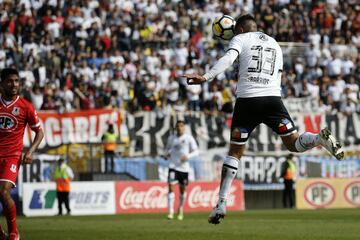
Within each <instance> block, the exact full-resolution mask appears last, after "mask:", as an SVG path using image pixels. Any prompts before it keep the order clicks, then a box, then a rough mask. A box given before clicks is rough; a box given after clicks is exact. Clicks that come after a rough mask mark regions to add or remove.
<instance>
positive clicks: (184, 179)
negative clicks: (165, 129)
mask: <svg viewBox="0 0 360 240" xmlns="http://www.w3.org/2000/svg"><path fill="white" fill-rule="evenodd" d="M175 129H176V133H175V134H173V135H170V136H169V139H168V141H167V146H166V153H167V155H166V158H167V159H168V160H169V174H168V183H169V193H168V210H169V214H168V219H173V218H174V202H175V193H174V188H175V185H176V184H177V183H178V184H179V190H180V195H179V200H180V201H179V206H178V216H177V218H178V220H183V218H184V211H183V204H184V200H185V190H186V186H187V185H188V183H189V171H190V163H189V159H190V158H192V157H195V156H197V155H198V154H199V150H198V145H197V143H196V141H195V139H194V138H193V137H192V136H191V135H189V134H186V133H185V122H184V121H177V122H176V125H175Z"/></svg>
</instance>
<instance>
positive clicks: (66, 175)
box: [53, 158, 74, 215]
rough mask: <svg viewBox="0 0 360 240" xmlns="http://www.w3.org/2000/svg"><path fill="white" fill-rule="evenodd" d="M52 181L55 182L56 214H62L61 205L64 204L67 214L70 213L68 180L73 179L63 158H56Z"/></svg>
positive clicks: (71, 172) (72, 174) (70, 170)
mask: <svg viewBox="0 0 360 240" xmlns="http://www.w3.org/2000/svg"><path fill="white" fill-rule="evenodd" d="M53 178H54V181H55V182H56V197H57V200H58V209H59V213H58V215H62V205H63V204H65V208H66V211H67V214H70V212H71V210H70V204H69V195H70V182H71V180H73V179H74V173H73V171H72V169H71V168H70V167H69V166H68V165H67V164H66V163H65V160H64V159H63V158H60V159H59V160H58V163H57V166H56V168H55V171H54V177H53Z"/></svg>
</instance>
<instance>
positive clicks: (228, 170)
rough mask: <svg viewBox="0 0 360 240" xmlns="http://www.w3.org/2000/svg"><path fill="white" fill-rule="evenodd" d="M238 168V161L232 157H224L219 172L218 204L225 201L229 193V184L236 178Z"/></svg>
mask: <svg viewBox="0 0 360 240" xmlns="http://www.w3.org/2000/svg"><path fill="white" fill-rule="evenodd" d="M238 167H239V160H238V159H237V158H235V157H232V156H226V158H225V161H224V164H223V166H222V171H221V183H220V192H219V202H220V201H226V199H227V196H228V194H229V191H230V187H231V183H232V181H233V180H234V178H235V177H236V173H237V170H238Z"/></svg>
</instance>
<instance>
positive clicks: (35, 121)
mask: <svg viewBox="0 0 360 240" xmlns="http://www.w3.org/2000/svg"><path fill="white" fill-rule="evenodd" d="M27 120H28V124H29V127H30V128H31V130H33V131H34V132H37V131H39V130H40V129H41V125H40V121H39V117H38V115H37V112H36V110H35V109H34V106H33V105H32V104H30V103H29V104H28V112H27Z"/></svg>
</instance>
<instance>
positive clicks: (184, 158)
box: [180, 155, 188, 162]
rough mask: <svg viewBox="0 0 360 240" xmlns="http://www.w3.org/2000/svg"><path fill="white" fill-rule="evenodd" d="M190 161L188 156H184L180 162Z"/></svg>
mask: <svg viewBox="0 0 360 240" xmlns="http://www.w3.org/2000/svg"><path fill="white" fill-rule="evenodd" d="M187 160H188V157H187V156H186V155H182V156H181V158H180V161H182V162H185V161H187Z"/></svg>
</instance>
